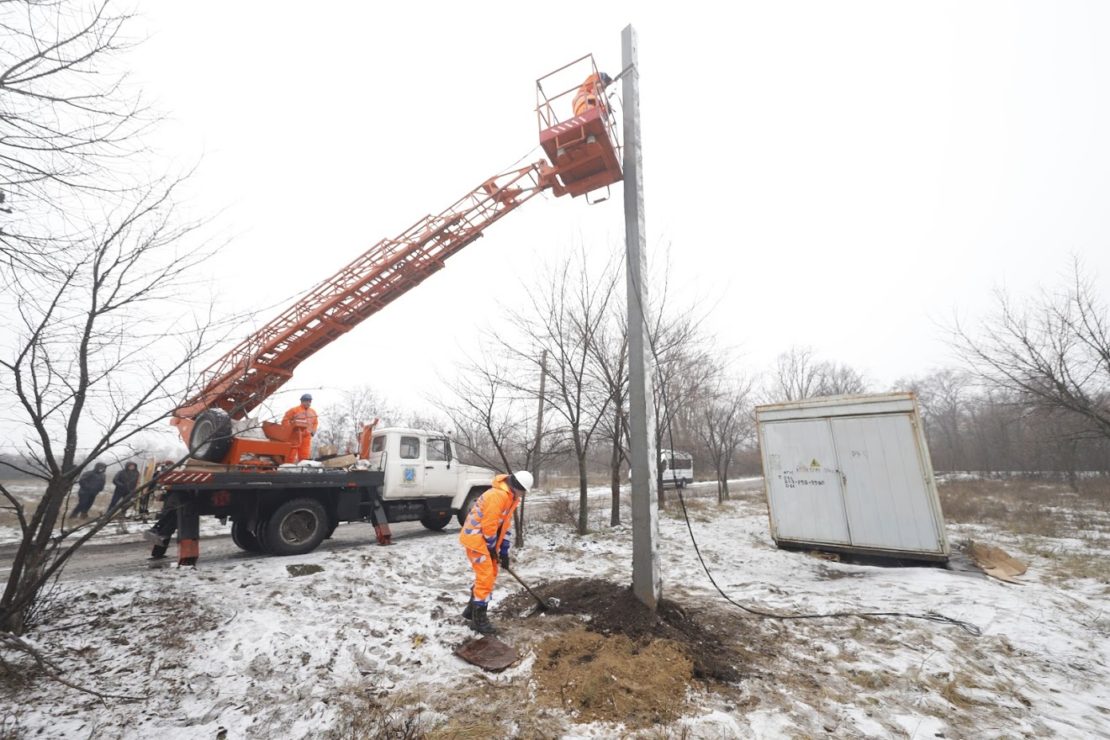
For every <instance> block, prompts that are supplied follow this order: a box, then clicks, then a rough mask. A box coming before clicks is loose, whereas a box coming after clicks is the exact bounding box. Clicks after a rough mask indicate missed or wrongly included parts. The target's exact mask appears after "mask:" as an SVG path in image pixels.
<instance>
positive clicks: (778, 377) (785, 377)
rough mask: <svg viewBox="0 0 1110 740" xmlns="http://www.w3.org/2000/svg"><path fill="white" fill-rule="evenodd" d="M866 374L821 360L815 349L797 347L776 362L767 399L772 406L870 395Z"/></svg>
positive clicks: (789, 350)
mask: <svg viewBox="0 0 1110 740" xmlns="http://www.w3.org/2000/svg"><path fill="white" fill-rule="evenodd" d="M867 387H868V383H867V380H866V379H865V378H864V377H863V374H862V373H860V372H859V371H857V370H855V369H854V368H852V367H849V366H848V365H841V364H838V363H836V362H830V361H827V360H819V359H817V356H816V354H815V353H814V351H813V349H812V348H811V347H798V346H794V347H791V348H790V349H788V350H787V351H786V352H783V353H782V354H781V355H779V356H778V358H777V359H776V360H775V369H774V371H773V372H772V374H771V378H770V382H769V384H768V388H767V395H768V397H769V400H770V401H772V402H776V401H802V400H805V399H807V398H816V397H818V396H840V395H855V394H859V393H866V392H867Z"/></svg>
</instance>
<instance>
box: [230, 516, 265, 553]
mask: <svg viewBox="0 0 1110 740" xmlns="http://www.w3.org/2000/svg"><path fill="white" fill-rule="evenodd" d="M231 541H232V542H234V543H235V546H236V547H238V548H239V549H240V550H245V551H247V552H264V551H265V550H264V549H263V547H262V543H261V542H259V541H258V538H257V537H255V536H254V533H253V532H251V531H250V530H249V529H247V525H246V522H240V521H233V522H232V523H231Z"/></svg>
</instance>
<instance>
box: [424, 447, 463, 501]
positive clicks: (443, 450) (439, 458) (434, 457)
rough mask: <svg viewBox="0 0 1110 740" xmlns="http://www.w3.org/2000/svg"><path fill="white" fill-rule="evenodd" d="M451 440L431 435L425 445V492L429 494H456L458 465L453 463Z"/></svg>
mask: <svg viewBox="0 0 1110 740" xmlns="http://www.w3.org/2000/svg"><path fill="white" fill-rule="evenodd" d="M451 453H452V450H451V440H449V439H447V438H446V437H429V438H428V439H427V441H426V444H425V446H424V493H425V495H427V496H454V495H455V486H456V482H457V479H458V476H457V474H456V471H457V470H458V466H457V465H452V464H451V457H452V455H451Z"/></svg>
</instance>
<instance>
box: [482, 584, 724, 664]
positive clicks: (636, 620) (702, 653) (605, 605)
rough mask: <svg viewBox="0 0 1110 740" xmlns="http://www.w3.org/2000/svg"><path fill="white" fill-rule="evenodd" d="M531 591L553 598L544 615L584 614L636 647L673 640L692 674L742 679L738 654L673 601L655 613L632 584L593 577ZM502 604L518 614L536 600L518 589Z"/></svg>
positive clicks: (595, 626) (592, 626)
mask: <svg viewBox="0 0 1110 740" xmlns="http://www.w3.org/2000/svg"><path fill="white" fill-rule="evenodd" d="M534 590H535V591H537V593H539V594H540V596H542V597H543V598H544V599H545V600H547V601H549V602H553V601H554V603H553V608H552V609H551V610H550V611H549V612H548V613H550V614H574V615H581V616H585V617H588V618H589V621H588V622H587V624H586V625H585V626H586V629H588V630H590V631H591V632H596V633H600V634H604V635H624V636H625V637H628V638H630V640H632V641H633V642H634V643H636V644H638V645H640V646H643V645H647V644H650V642H651V641H652V640H660V639H662V640H667V641H670V642H672V643H674V644H675V645H677V646H678V647H679V649H681V650H682V652H683V653H684V654H685V655H686V656H687V657H688V658H689V659H690V660H691V662H692V663H693V675H694V677H696V678H700V679H707V680H712V681H721V682H724V683H735V682H737V681H739V680H740V679H741V678H742V677H743V674H742V672H741V670H740V665H741V663H742V662H743V659H742V658H741V656H740V655H739V654H738V653H737V652H736V651H735V650H733V649H731V648H730V647H729V646H728V645H727V644H726V643H725V642H724V641H723V640H722V639H721V638H719V637H718V636H717V635H716V634H715V633H714V632H713V631H711V629H709V628H707V627H705V626H703V625H702V624H701V623H700V622H699V621H698V620H697V619H696V617H695V616H694V615H692V614H688V613H687V611H686V610H684V609H683V608H682V607H681V606H679V605H678V604H676V603H675V602H673V601H670V600H668V599H662V600H660V602H659V605H658V608H657V609H656V611H655V613H654V614H653V613H652V612H651V611H650V610H648V608H647V607H645V606H644V605H643V604H642V603H641V602H640V600H639V599H637V598H636V596H635V595H634V594H633V593H632V588H631V587H628V586H618V585H617V584H615V583H611V582H609V581H602V580H597V579H592V578H569V579H566V580H562V581H551V582H548V583H541V584H539V585H538V586H536V587H534ZM555 600H557V601H555ZM504 604H505V607H507V609H508V610H509V611H511V612H516V613H520V612H522V611H524V610H527V609H528V608H529V607H531V606H534V605H535V600H534V599H532V598H531V597H530V596H528V594H527V593H519V594H514V595H513V596H510V597H509V598H508V599H506V600H505V602H504Z"/></svg>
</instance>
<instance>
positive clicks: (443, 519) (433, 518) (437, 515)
mask: <svg viewBox="0 0 1110 740" xmlns="http://www.w3.org/2000/svg"><path fill="white" fill-rule="evenodd" d="M449 521H451V512H450V511H429V512H428V513H427V514H425V515H424V516H422V517H420V523H421V524H423V525H424V529H430V530H432V531H433V532H438V531H439V530H441V529H443V528H444V527H446V526H447V522H449Z"/></svg>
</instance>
